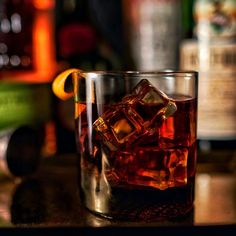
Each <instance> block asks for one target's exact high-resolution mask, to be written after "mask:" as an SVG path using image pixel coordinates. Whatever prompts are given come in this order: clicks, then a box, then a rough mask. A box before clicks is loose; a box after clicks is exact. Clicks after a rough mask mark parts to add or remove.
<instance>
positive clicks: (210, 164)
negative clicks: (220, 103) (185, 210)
mask: <svg viewBox="0 0 236 236" xmlns="http://www.w3.org/2000/svg"><path fill="white" fill-rule="evenodd" d="M77 180H78V173H77V157H76V155H75V154H64V155H56V156H53V157H49V158H43V159H42V161H41V164H40V167H39V169H38V170H37V172H36V173H35V174H34V175H32V176H30V177H26V178H23V179H22V178H21V179H18V178H7V177H3V176H0V235H19V234H20V235H21V233H22V235H44V236H45V235H92V234H93V235H122V234H124V235H125V234H132V235H133V234H136V235H137V234H138V235H139V234H148V235H157V234H162V233H165V234H172V235H173V234H176V233H177V234H178V235H179V234H182V235H200V234H202V235H236V151H235V150H218V151H216V152H206V153H201V152H198V167H197V176H196V185H195V205H194V209H193V211H192V213H191V214H189V215H188V216H186V217H185V218H183V219H178V220H172V221H161V222H116V221H111V220H108V219H104V218H100V217H97V216H95V215H93V214H91V213H89V212H88V211H87V210H86V209H84V208H83V206H82V205H81V203H80V195H79V188H78V181H77Z"/></svg>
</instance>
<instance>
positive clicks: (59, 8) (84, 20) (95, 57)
mask: <svg viewBox="0 0 236 236" xmlns="http://www.w3.org/2000/svg"><path fill="white" fill-rule="evenodd" d="M91 18H92V17H91V9H90V5H89V2H88V1H87V0H71V1H67V0H58V1H56V45H57V47H56V48H57V61H58V63H59V64H60V65H61V66H60V70H58V73H59V72H61V71H62V70H64V69H66V68H71V67H75V68H80V69H83V70H86V71H88V70H108V69H109V70H111V69H114V65H113V63H112V60H110V57H109V55H110V54H109V53H108V54H106V52H107V47H106V45H105V43H104V40H103V38H102V37H101V33H100V32H98V28H97V27H95V24H94V22H93V21H92V19H91ZM104 47H105V48H104ZM68 89H72V88H70V85H68ZM55 107H56V109H55V117H56V120H57V139H58V145H57V146H58V152H60V153H68V152H73V151H75V149H76V145H75V135H74V101H73V99H70V100H67V101H60V100H58V99H57V98H56V97H55Z"/></svg>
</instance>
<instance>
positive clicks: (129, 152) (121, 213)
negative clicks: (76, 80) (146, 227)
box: [76, 95, 197, 219]
mask: <svg viewBox="0 0 236 236" xmlns="http://www.w3.org/2000/svg"><path fill="white" fill-rule="evenodd" d="M170 97H171V99H170V100H171V101H173V102H174V103H175V105H176V107H177V110H176V111H175V112H174V114H172V115H171V116H169V117H168V118H167V119H165V120H164V121H161V122H160V123H158V129H154V132H150V130H149V132H147V133H145V132H144V131H142V132H140V133H142V135H141V138H139V139H137V140H135V141H134V142H133V141H132V143H130V142H131V141H130V140H129V139H128V141H127V142H126V143H125V142H124V143H125V144H124V143H122V142H121V144H120V143H119V144H118V145H119V146H118V148H117V147H114V146H111V145H106V143H105V142H106V140H104V137H103V139H102V137H101V135H99V134H98V132H97V131H96V129H94V126H93V124H94V123H95V121H96V120H97V119H98V118H99V117H100V115H101V114H105V116H106V117H108V118H109V117H111V115H112V114H114V113H115V111H114V110H111V105H109V106H108V105H106V104H91V103H87V104H76V106H82V107H83V108H84V109H83V110H82V112H81V114H80V116H79V117H78V118H77V119H76V132H77V144H78V149H79V152H80V153H81V156H80V162H81V166H80V168H81V169H80V171H81V172H80V174H81V176H80V177H81V188H82V192H83V198H84V201H85V205H86V206H87V208H89V209H90V210H91V211H94V212H96V213H99V214H102V215H105V216H108V217H114V218H128V219H132V217H133V219H135V218H136V219H146V218H153V217H154V218H156V219H159V218H163V217H164V218H165V217H168V218H169V217H170V218H171V217H175V216H176V215H179V214H180V215H181V214H185V213H186V212H188V211H190V210H191V209H192V207H193V198H194V197H193V189H194V176H195V166H196V110H197V100H196V99H191V98H189V97H185V96H183V95H172V96H170ZM130 106H132V105H130ZM135 106H136V108H137V107H138V106H137V104H136V105H135ZM114 109H115V108H114ZM119 109H120V107H119V106H118V105H116V111H117V112H118V114H119V116H118V117H119V119H118V118H116V119H115V121H116V122H113V129H114V130H116V131H117V129H124V130H123V131H122V132H118V131H117V132H118V136H119V138H120V140H121V139H122V138H123V136H124V132H126V131H127V130H128V131H127V132H128V133H129V135H130V133H131V132H130V130H131V128H132V129H136V130H137V129H138V128H137V127H135V128H133V126H135V125H133V126H132V124H127V122H125V119H124V120H123V121H122V118H121V117H122V115H121V114H120V113H121V112H119V111H120V110H119ZM139 109H141V108H140V107H139ZM143 109H144V108H143ZM145 109H146V112H147V113H151V112H152V111H153V107H151V105H150V107H145ZM101 111H102V112H101ZM141 113H142V114H144V113H145V112H143V111H142V112H141ZM98 114H100V115H98ZM105 116H104V115H103V118H104V119H106V117H105ZM90 118H91V119H90ZM111 120H112V119H111ZM117 120H119V121H121V123H119V122H118V123H117ZM106 121H107V120H106ZM119 124H122V125H121V127H122V128H121V127H120V128H119ZM130 127H131V128H130ZM95 128H96V127H95ZM144 129H145V128H144ZM104 132H105V131H104ZM130 137H131V136H129V138H130ZM110 138H111V137H110ZM131 140H132V139H131ZM118 141H119V140H118ZM136 142H137V144H136ZM122 145H123V146H122ZM127 201H129V203H130V204H131V206H130V207H128V206H127V204H128V203H127ZM95 202H99V206H98V205H97V204H96V203H95ZM125 202H126V203H125ZM163 209H165V210H164V212H165V213H163Z"/></svg>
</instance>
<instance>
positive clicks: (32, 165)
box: [0, 126, 42, 177]
mask: <svg viewBox="0 0 236 236" xmlns="http://www.w3.org/2000/svg"><path fill="white" fill-rule="evenodd" d="M41 147H42V139H41V136H40V134H39V130H37V129H35V128H33V127H30V126H19V127H17V128H9V129H5V130H3V131H0V177H1V176H10V177H23V176H26V175H31V174H33V173H34V172H35V171H36V170H38V167H39V162H40V158H41V156H40V149H41Z"/></svg>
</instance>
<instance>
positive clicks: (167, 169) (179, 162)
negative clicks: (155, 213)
mask: <svg viewBox="0 0 236 236" xmlns="http://www.w3.org/2000/svg"><path fill="white" fill-rule="evenodd" d="M187 159H188V149H187V148H169V149H168V148H167V149H161V148H158V147H156V148H154V147H135V148H134V149H133V150H131V149H130V150H126V151H118V152H117V153H116V157H115V160H114V163H113V165H112V166H113V168H112V169H110V170H108V172H107V173H108V175H109V182H116V183H120V184H122V183H129V184H132V185H143V186H150V187H153V188H158V189H161V190H165V189H167V188H169V187H178V186H184V185H186V183H187Z"/></svg>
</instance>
